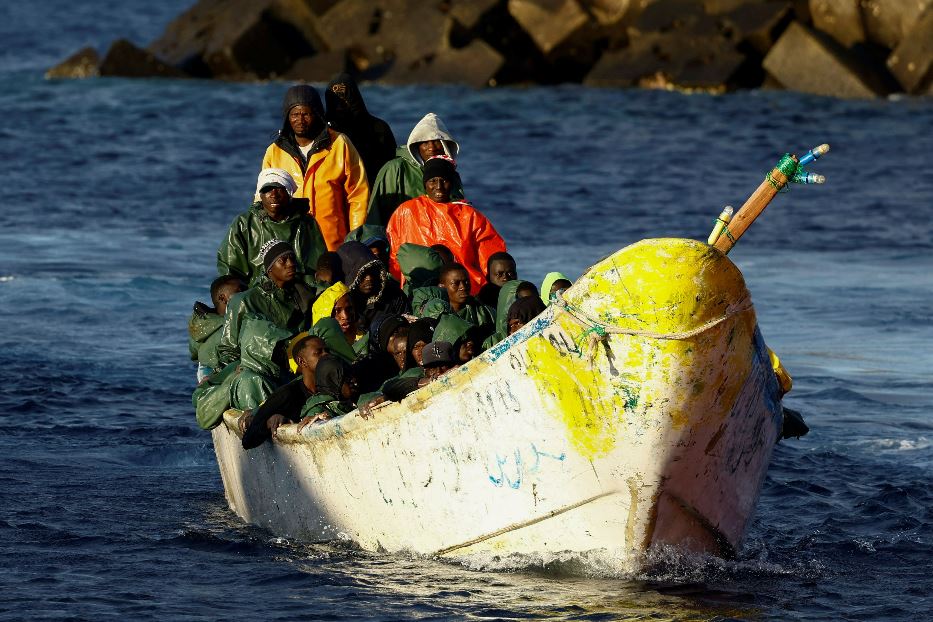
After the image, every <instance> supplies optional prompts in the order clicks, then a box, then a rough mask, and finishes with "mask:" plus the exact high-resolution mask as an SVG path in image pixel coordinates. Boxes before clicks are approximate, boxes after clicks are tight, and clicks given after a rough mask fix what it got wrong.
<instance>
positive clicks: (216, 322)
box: [188, 311, 224, 370]
mask: <svg viewBox="0 0 933 622" xmlns="http://www.w3.org/2000/svg"><path fill="white" fill-rule="evenodd" d="M223 326H224V318H223V316H222V315H217V314H216V313H200V312H198V311H195V312H193V313H192V314H191V319H189V320H188V352H189V354H191V360H192V361H197V362H198V363H200V364H202V365H204V366H205V367H210V368H211V369H213V370H216V369H217V368H218V362H217V346H219V345H220V335H221V333H222V332H223V331H222V330H221V329H222V328H223Z"/></svg>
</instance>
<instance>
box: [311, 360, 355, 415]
mask: <svg viewBox="0 0 933 622" xmlns="http://www.w3.org/2000/svg"><path fill="white" fill-rule="evenodd" d="M356 374H357V372H356V370H355V369H354V368H353V367H351V366H350V365H347V363H346V362H345V361H343V360H342V359H340V358H338V357H336V356H330V355H328V356H324V357H323V358H321V359H320V360H319V361H318V363H317V369H316V370H315V373H314V382H315V385H316V392H315V394H314V395H312V396H311V397H310V398H308V401H306V402H305V405H304V406H303V407H302V409H301V423H300V424H299V425H298V431H299V432H301V431H302V430H303V429H304V427H305V426H307V425H309V424H312V423H320V422H324V421H327V420H328V419H333V418H334V417H342V416H343V415H346V414H347V413H350V412H352V411H354V410H356V400H357V398H359V394H360V391H359V380H358V379H357V377H356Z"/></svg>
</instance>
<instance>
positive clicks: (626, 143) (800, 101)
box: [0, 0, 933, 620]
mask: <svg viewBox="0 0 933 622" xmlns="http://www.w3.org/2000/svg"><path fill="white" fill-rule="evenodd" d="M185 4H186V2H184V1H183V0H174V1H172V2H163V3H143V2H138V1H134V2H126V3H116V5H114V4H113V3H103V2H86V3H78V6H72V4H69V3H65V2H64V1H63V0H44V1H42V2H34V3H15V5H14V4H13V3H10V6H7V7H5V9H4V10H5V11H6V12H7V13H6V15H5V18H4V20H2V23H0V32H2V34H3V38H2V41H3V44H2V46H0V110H2V111H3V112H2V116H0V157H2V160H3V162H4V166H3V167H2V169H0V180H2V182H3V186H4V187H5V188H6V195H7V196H6V209H4V210H2V211H0V327H2V329H0V387H2V388H0V412H2V418H0V455H2V469H0V567H2V570H0V617H3V618H5V619H88V620H99V619H121V620H122V619H158V620H174V619H178V620H182V619H184V620H192V619H204V620H213V619H219V618H223V617H228V618H234V619H251V618H260V617H262V618H265V619H270V620H284V619H359V618H376V619H452V618H472V619H536V618H554V619H576V620H615V619H662V620H664V619H670V620H708V619H756V620H759V619H774V620H783V619H806V620H827V619H850V620H860V619H864V620H916V619H922V618H927V617H928V616H929V610H930V606H931V602H930V597H929V594H930V593H933V581H931V579H930V576H929V568H930V567H931V565H933V549H931V522H933V494H931V488H930V482H931V466H933V460H931V459H933V418H931V414H933V413H931V411H933V392H931V388H933V387H931V385H933V355H931V353H930V352H931V346H933V311H931V301H933V276H931V275H933V259H931V248H933V242H931V237H933V218H931V212H933V175H931V174H930V171H929V169H930V164H931V154H933V132H931V131H930V128H931V127H933V102H931V101H930V100H913V99H902V100H897V101H869V102H861V101H859V102H842V101H834V100H829V99H823V98H815V97H807V96H801V95H795V94H789V93H778V92H754V93H738V94H733V95H728V96H723V97H707V96H684V95H680V94H676V93H667V92H639V91H617V90H586V89H582V88H578V87H562V88H549V89H514V90H494V91H479V92H478V91H470V90H464V89H460V88H453V87H451V88H440V87H437V88H423V87H397V88H386V87H375V86H373V87H367V88H366V89H365V91H364V94H365V96H366V97H367V99H368V101H369V103H370V108H371V110H372V111H373V112H374V113H376V114H378V115H379V116H382V117H383V118H385V119H386V120H388V121H389V122H390V123H391V124H392V126H393V128H394V129H395V131H396V135H397V137H398V138H399V139H403V138H404V137H405V136H407V133H408V131H409V129H410V128H411V126H412V125H413V124H414V123H415V122H416V121H417V120H418V119H419V118H420V117H421V116H422V115H423V114H424V113H425V112H427V111H436V112H438V113H439V114H441V116H442V117H443V118H444V119H445V120H446V121H447V123H448V125H449V127H450V128H451V130H452V131H453V132H454V134H455V135H456V136H457V137H458V139H459V140H460V142H461V145H462V151H461V156H462V157H461V161H460V166H461V170H462V173H463V177H464V182H465V186H466V189H467V194H468V197H469V198H470V199H471V200H472V201H473V202H474V204H475V205H476V206H478V207H479V208H480V209H482V210H483V211H484V212H486V213H487V215H488V216H489V217H490V218H491V219H492V220H493V221H494V222H495V223H496V226H497V227H498V228H499V230H500V231H501V232H502V233H503V235H504V236H505V237H506V239H507V241H508V243H509V247H510V249H511V250H513V251H514V254H515V255H516V257H517V258H518V261H519V271H520V274H521V276H522V277H523V278H528V279H532V280H536V281H539V280H540V278H541V277H542V276H543V275H544V273H545V272H547V271H549V270H553V269H560V270H563V271H564V272H567V273H568V274H570V275H571V276H574V277H575V276H577V275H579V274H580V273H581V272H582V271H583V270H584V269H585V268H586V267H587V266H588V265H590V264H591V263H593V262H594V261H596V260H597V259H599V258H600V257H601V256H603V255H604V254H606V253H609V252H612V251H614V250H616V249H618V248H620V247H622V246H624V245H626V244H629V243H631V242H634V241H637V240H639V239H642V238H646V237H662V236H676V237H693V238H705V236H706V234H707V233H708V231H709V228H710V226H711V222H712V220H713V218H714V217H715V215H716V214H717V213H718V211H719V209H720V208H721V206H722V205H723V204H726V203H731V204H734V205H740V204H741V202H742V201H743V200H744V198H745V197H747V196H748V194H749V193H750V192H751V191H752V190H753V189H754V188H755V187H756V186H757V185H758V183H760V181H761V179H762V177H763V175H764V172H765V171H766V170H768V169H769V168H770V167H771V166H772V165H773V164H774V163H775V162H776V161H777V159H778V158H779V157H780V155H781V154H782V153H784V152H785V151H788V150H794V151H802V150H804V149H806V148H809V147H811V146H813V145H816V144H818V143H821V142H824V141H825V142H829V143H831V144H832V146H833V151H832V152H831V153H830V154H829V155H828V156H827V157H826V158H825V159H823V160H820V161H819V162H817V163H816V164H815V165H813V166H812V167H811V168H812V169H813V170H815V171H818V172H820V173H823V174H825V175H826V176H827V179H828V181H827V184H826V185H825V186H823V187H794V188H793V189H792V190H791V192H789V193H788V194H786V195H783V196H780V197H778V198H777V199H776V200H775V202H774V203H773V204H772V206H771V207H769V208H768V211H767V212H766V213H765V215H764V216H763V217H762V218H761V219H760V221H759V222H757V223H756V224H755V226H754V227H753V228H752V229H751V230H750V231H749V233H748V234H747V235H746V236H745V238H743V239H742V241H741V242H740V244H739V246H738V247H737V248H736V249H735V251H734V252H733V253H732V254H731V255H730V256H731V257H732V258H733V259H734V261H735V262H736V263H737V264H738V265H739V267H740V268H741V269H742V270H743V272H744V274H745V276H746V279H747V281H748V284H749V288H750V290H751V292H752V296H753V298H754V301H755V304H756V307H757V311H758V316H759V321H760V325H761V328H762V332H763V334H764V335H765V337H766V339H767V341H768V343H769V345H770V346H771V347H772V348H773V349H775V350H776V351H777V352H778V353H779V354H780V355H781V357H782V359H783V360H784V362H785V364H786V365H787V366H788V367H789V369H790V370H791V372H792V374H793V375H794V378H795V381H796V384H795V388H794V390H793V392H792V393H791V394H790V395H789V397H788V398H787V400H786V402H787V404H788V405H789V406H791V407H793V408H796V409H799V410H800V411H802V412H803V413H804V415H805V416H806V418H807V421H808V423H809V424H810V426H811V428H812V432H811V434H810V435H809V436H807V437H805V438H803V439H801V440H799V441H790V442H782V443H781V444H780V445H779V446H778V447H777V450H776V452H775V454H774V459H773V462H772V466H771V470H770V472H769V475H768V478H767V480H766V482H765V487H764V490H763V492H762V497H761V501H760V503H759V506H758V511H757V514H756V517H755V519H754V522H753V523H752V526H751V529H750V532H749V536H748V541H747V544H746V547H745V550H744V552H743V554H742V556H741V558H740V559H739V560H737V561H728V562H727V561H723V560H720V559H717V558H688V557H684V556H681V555H677V554H676V553H673V552H671V551H663V550H662V551H657V552H655V553H654V554H653V556H652V559H651V560H650V562H651V563H650V564H649V566H648V568H647V570H645V571H644V572H643V573H641V574H639V575H637V576H631V575H621V574H619V573H618V572H617V571H616V570H614V568H616V565H615V564H613V560H612V558H611V556H609V555H608V554H607V555H604V556H601V555H596V554H594V555H590V556H584V557H570V558H564V557H561V556H556V557H554V558H547V559H539V558H527V557H526V558H505V559H503V558H493V557H490V558H471V559H466V560H458V561H455V562H439V561H435V560H427V559H420V558H411V557H408V556H404V555H401V556H398V555H396V556H386V555H374V554H369V553H363V552H360V551H358V550H356V549H354V548H353V547H352V546H351V545H349V544H346V543H339V542H337V543H333V544H330V545H307V544H302V543H299V542H293V541H288V540H282V539H279V538H276V537H274V536H273V535H271V534H269V533H268V532H265V531H263V530H260V529H256V528H252V527H248V526H246V525H244V524H243V523H242V522H241V521H240V520H239V519H238V518H237V517H236V516H234V515H233V514H232V513H231V512H230V511H229V510H228V509H227V506H226V503H225V501H224V498H223V491H222V486H221V483H220V478H219V475H218V472H217V466H216V463H215V460H214V455H213V450H212V447H211V444H210V439H209V436H208V435H207V434H205V433H203V432H200V431H199V430H198V429H197V428H196V426H195V423H194V417H193V414H192V412H191V406H190V402H189V399H190V392H191V388H192V383H193V377H194V371H193V369H192V367H191V364H190V362H189V361H188V360H187V351H186V343H185V340H186V334H185V323H186V321H187V316H188V312H189V310H190V306H191V303H192V302H193V301H194V300H195V299H196V298H201V299H205V298H206V297H207V291H206V288H207V285H208V283H209V282H210V280H211V278H212V276H213V256H214V253H215V251H216V247H217V245H218V243H219V241H220V239H221V236H222V235H223V234H224V232H225V230H226V227H227V225H228V224H229V222H230V221H231V220H232V218H233V217H234V215H236V214H237V213H238V212H240V211H242V210H243V209H244V208H245V206H246V204H247V203H248V201H249V198H250V195H251V193H252V190H253V187H254V183H255V182H254V179H255V174H256V171H257V169H258V167H259V162H260V159H261V156H262V152H263V149H264V148H265V146H266V145H267V144H268V142H269V140H270V137H271V134H272V133H273V131H274V130H275V129H276V128H277V127H278V125H279V122H278V116H277V115H278V109H279V101H280V98H281V94H282V92H283V90H284V88H285V85H283V84H274V83H273V84H226V83H219V82H218V83H213V82H201V81H164V82H163V81H127V80H115V79H100V80H92V81H83V82H47V81H45V80H43V79H42V72H43V70H44V69H45V68H46V67H47V66H49V65H51V64H53V63H54V62H57V61H58V60H61V59H62V58H64V57H65V56H67V55H68V54H70V53H71V52H73V51H74V50H76V49H77V48H78V47H81V46H83V45H86V44H94V45H103V44H104V43H106V42H109V41H110V40H111V39H113V38H116V37H117V36H123V35H127V36H129V37H130V38H131V39H134V40H135V41H136V42H138V43H145V42H148V41H149V40H151V39H152V38H154V37H155V36H156V35H157V34H158V33H159V32H160V31H161V29H162V27H163V25H164V24H165V23H166V22H167V21H168V20H169V19H170V18H171V17H172V16H173V15H174V14H175V13H177V11H178V10H180V9H181V8H182V7H184V5H185Z"/></svg>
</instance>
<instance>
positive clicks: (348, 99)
mask: <svg viewBox="0 0 933 622" xmlns="http://www.w3.org/2000/svg"><path fill="white" fill-rule="evenodd" d="M324 103H325V104H326V105H327V125H329V126H330V127H331V128H333V129H335V130H337V131H338V132H341V133H343V134H346V135H347V136H348V137H349V138H350V141H351V142H352V143H353V146H354V147H356V150H357V151H358V152H359V154H360V157H361V158H362V159H363V166H364V167H365V169H366V179H367V181H368V182H369V185H370V186H372V185H373V183H374V182H375V181H376V175H378V174H379V171H380V170H381V169H382V167H383V166H384V165H385V163H386V162H388V161H389V160H391V159H392V158H394V157H395V146H396V142H395V135H394V134H393V133H392V128H390V127H389V124H388V123H386V122H385V121H383V120H382V119H380V118H379V117H374V116H373V115H371V114H369V110H367V109H366V102H365V101H363V95H362V94H361V93H360V88H359V87H358V86H357V84H356V80H354V79H353V76H351V75H350V74H348V73H341V74H339V75H338V76H337V77H336V78H334V79H333V80H331V82H330V84H328V85H327V90H326V91H324Z"/></svg>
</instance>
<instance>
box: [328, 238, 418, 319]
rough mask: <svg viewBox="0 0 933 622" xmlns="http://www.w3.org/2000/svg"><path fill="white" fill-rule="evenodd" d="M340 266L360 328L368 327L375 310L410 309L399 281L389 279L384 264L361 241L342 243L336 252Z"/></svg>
mask: <svg viewBox="0 0 933 622" xmlns="http://www.w3.org/2000/svg"><path fill="white" fill-rule="evenodd" d="M337 254H338V255H340V265H341V266H343V273H344V283H346V285H347V287H348V288H349V293H350V297H351V298H352V299H353V306H354V307H355V308H356V310H357V315H358V317H359V322H360V328H361V329H363V330H368V329H369V325H370V323H371V322H372V320H373V318H374V317H375V316H376V314H377V313H390V314H400V313H408V312H410V311H411V305H410V303H409V301H408V298H407V297H406V296H405V294H404V293H402V288H401V287H400V286H399V284H398V282H397V281H395V280H394V279H391V278H389V273H388V271H387V270H386V266H385V264H383V263H382V261H380V260H379V259H378V258H377V257H375V256H374V255H373V253H372V252H371V251H370V250H369V249H368V248H367V247H366V246H365V245H364V244H362V243H361V242H352V241H351V242H344V243H343V245H341V247H340V249H339V250H338V251H337Z"/></svg>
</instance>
